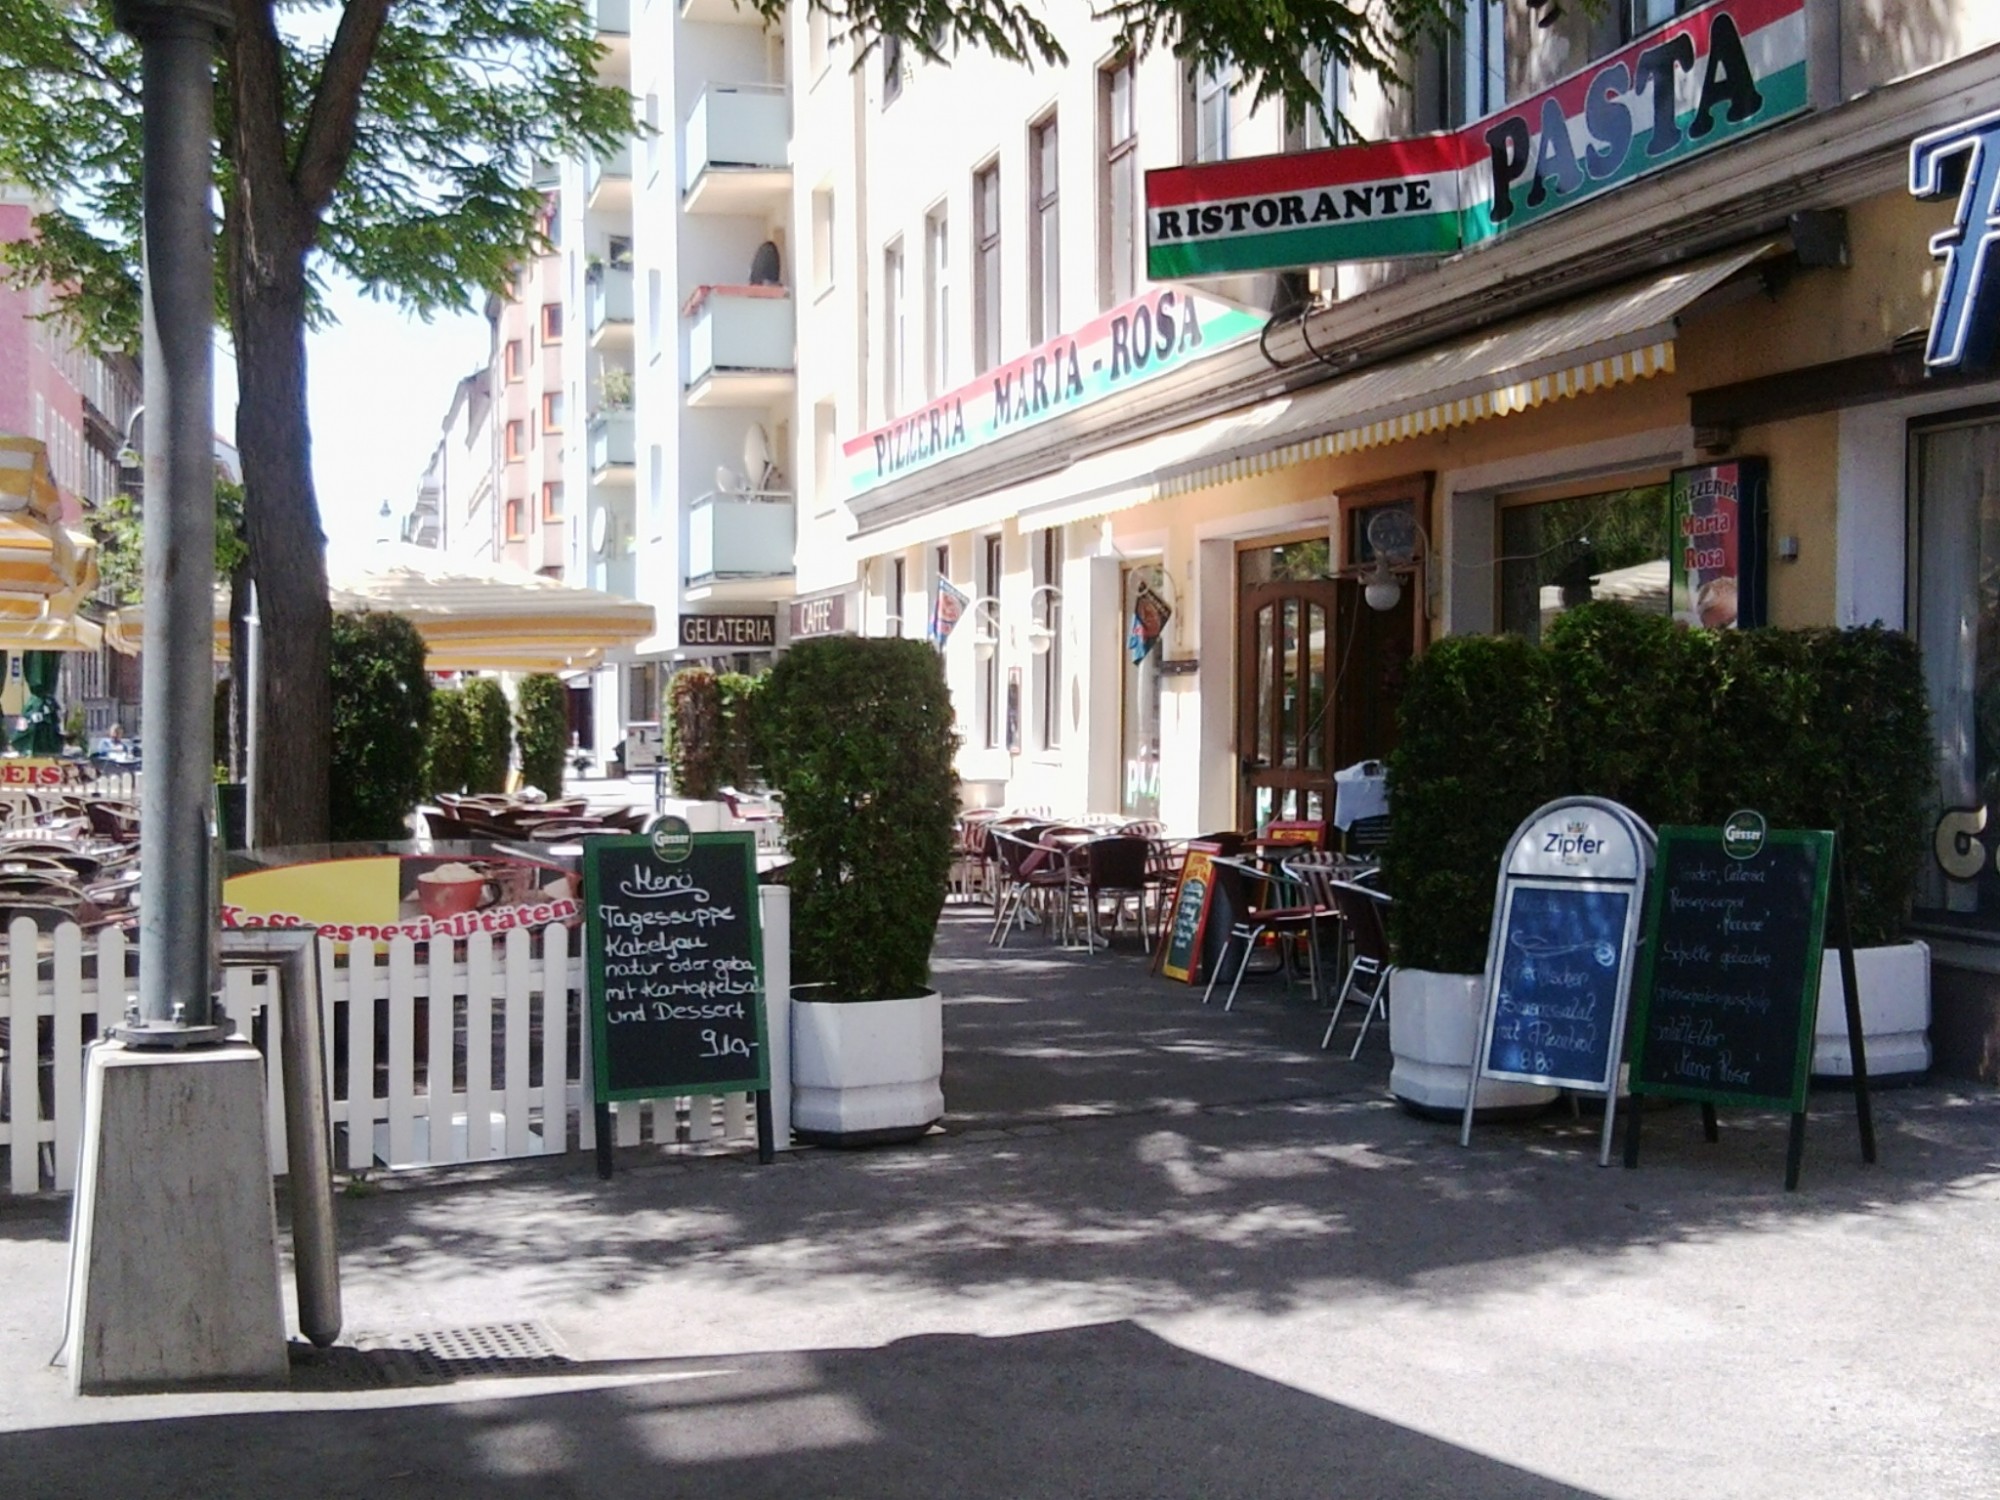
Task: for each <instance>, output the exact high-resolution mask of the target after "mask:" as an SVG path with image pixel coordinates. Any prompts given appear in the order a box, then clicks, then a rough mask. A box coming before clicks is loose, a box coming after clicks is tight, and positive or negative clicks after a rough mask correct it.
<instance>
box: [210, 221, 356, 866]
mask: <svg viewBox="0 0 2000 1500" xmlns="http://www.w3.org/2000/svg"><path fill="white" fill-rule="evenodd" d="M246 216H247V213H246V211H242V210H239V212H238V213H237V214H234V215H231V219H232V220H233V221H234V222H233V223H232V225H231V228H232V230H233V232H232V233H230V235H229V240H230V260H231V265H230V276H229V292H230V300H231V302H232V304H233V305H234V306H233V312H234V325H235V334H236V368H237V374H238V380H237V399H236V446H237V449H238V450H239V452H240V453H241V454H242V457H243V497H244V498H243V513H244V530H245V532H246V533H247V536H248V541H249V544H250V576H251V577H252V578H253V579H255V580H256V583H257V614H258V617H259V619H260V620H261V621H262V622H263V623H262V626H261V629H262V631H263V639H264V647H265V648H264V650H263V651H262V652H261V657H262V661H261V667H262V676H263V681H262V682H261V683H259V684H258V694H259V696H258V703H259V707H258V719H257V726H258V731H257V777H256V781H257V806H256V807H255V808H254V809H253V810H252V817H253V819H254V820H255V827H256V830H257V832H256V838H257V843H258V844H259V845H260V846H264V845H284V844H318V843H324V842H325V841H326V834H327V785H328V776H329V767H330V763H331V748H332V742H333V684H332V678H331V670H332V669H331V644H330V642H331V637H332V630H333V617H332V611H331V609H330V608H329V607H328V604H327V597H326V552H325V538H324V537H323V536H322V535H321V533H320V525H319V506H318V502H317V500H316V499H315V497H314V494H313V482H312V434H311V431H310V429H309V428H308V426H307V420H306V343H305V329H306V279H305V248H304V246H303V245H297V244H296V241H294V242H293V243H292V244H284V243H278V244H273V243H272V241H273V240H278V241H281V242H282V241H283V240H285V239H288V238H290V236H285V235H282V234H280V235H273V236H269V237H267V238H265V239H264V242H263V244H262V245H260V246H259V247H258V248H259V252H260V253H256V254H249V253H246V251H245V249H244V244H243V242H244V239H245V232H244V226H243V224H242V219H243V218H244V217H246Z"/></svg>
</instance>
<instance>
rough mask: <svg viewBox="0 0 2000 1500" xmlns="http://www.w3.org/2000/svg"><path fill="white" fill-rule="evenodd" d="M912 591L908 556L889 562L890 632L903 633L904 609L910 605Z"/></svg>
mask: <svg viewBox="0 0 2000 1500" xmlns="http://www.w3.org/2000/svg"><path fill="white" fill-rule="evenodd" d="M909 592H910V564H909V561H908V559H906V558H901V557H898V558H895V559H893V560H892V561H891V562H890V564H889V633H890V634H891V635H898V636H899V635H901V634H902V633H903V610H904V609H905V608H906V607H907V606H908V601H909Z"/></svg>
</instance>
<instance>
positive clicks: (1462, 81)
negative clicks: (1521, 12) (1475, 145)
mask: <svg viewBox="0 0 2000 1500" xmlns="http://www.w3.org/2000/svg"><path fill="white" fill-rule="evenodd" d="M1506 102H1507V46H1506V10H1505V3H1504V0H1465V5H1464V12H1463V14H1462V16H1461V18H1460V23H1459V28H1458V30H1457V31H1456V32H1455V33H1453V34H1452V35H1450V36H1447V37H1442V38H1439V39H1437V40H1434V41H1431V42H1427V43H1426V44H1425V45H1424V47H1423V50H1422V51H1421V53H1420V54H1419V55H1418V58H1417V66H1416V121H1415V123H1416V128H1417V129H1418V130H1419V131H1428V130H1456V129H1458V128H1459V127H1460V126H1461V125H1469V124H1471V123H1472V122H1473V121H1474V120H1477V119H1480V118H1482V117H1483V116H1485V115H1490V114H1492V113H1493V112H1494V111H1495V110H1497V109H1499V108H1501V107H1502V106H1503V105H1505V104H1506Z"/></svg>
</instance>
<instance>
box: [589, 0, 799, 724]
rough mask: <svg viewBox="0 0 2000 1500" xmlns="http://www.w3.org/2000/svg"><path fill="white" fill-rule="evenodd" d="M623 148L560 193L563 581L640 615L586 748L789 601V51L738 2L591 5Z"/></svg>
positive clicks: (739, 652)
mask: <svg viewBox="0 0 2000 1500" xmlns="http://www.w3.org/2000/svg"><path fill="white" fill-rule="evenodd" d="M594 11H595V15H596V19H597V26H598V34H599V36H600V38H601V39H602V40H603V42H604V43H605V45H606V49H607V50H606V54H605V57H604V59H603V61H602V63H601V71H602V76H603V77H604V78H605V80H606V81H607V82H611V83H615V84H618V85H621V86H624V87H628V88H629V89H630V90H631V91H632V96H633V105H634V115H635V118H636V119H637V120H638V121H639V122H640V124H639V129H638V132H637V134H636V136H635V139H634V140H633V141H632V142H631V143H630V144H629V145H628V146H626V147H624V148H621V149H620V150H618V151H617V152H614V153H612V154H611V155H609V156H606V157H603V158H600V159H595V160H590V161H584V162H579V163H572V164H570V165H568V166H567V167H565V169H564V178H563V192H562V202H563V217H564V223H563V229H562V235H561V238H562V242H563V252H562V253H563V265H564V273H563V274H564V279H565V288H566V291H567V295H568V298H569V301H570V305H571V306H574V307H579V308H582V309H583V310H584V319H583V322H584V328H583V329H582V330H581V332H582V334H583V336H584V337H583V339H582V341H581V342H582V343H584V344H585V345H586V346H587V347H584V348H581V349H579V350H578V351H577V357H574V358H572V359H571V360H570V362H569V364H568V366H567V373H566V381H567V386H568V399H569V407H570V410H571V411H573V412H576V413H579V414H581V416H580V420H579V421H577V422H576V423H575V424H574V425H573V428H572V432H573V433H580V434H581V437H582V440H581V441H575V442H572V443H571V444H570V447H569V449H568V456H567V457H566V459H565V464H564V474H565V482H566V492H567V493H568V494H570V495H572V496H578V497H582V501H583V503H582V504H580V505H576V506H574V507H573V509H574V513H575V514H576V515H577V517H578V518H579V522H580V524H579V525H578V526H577V527H575V528H574V531H573V535H572V537H571V540H570V549H571V550H570V557H571V563H572V567H573V569H574V572H573V573H572V574H571V576H572V577H574V578H575V579H577V580H579V581H581V582H584V583H587V584H589V585H591V586H592V587H595V588H601V589H606V590H609V591H610V592H612V593H616V594H623V595H627V596H629V597H632V598H636V599H640V600H643V601H645V602H646V603H648V604H651V605H652V606H653V607H654V609H655V611H656V612H657V618H658V622H659V628H658V631H657V633H656V634H655V635H654V636H653V637H652V638H651V639H650V640H647V641H644V642H642V643H641V644H640V646H639V647H638V649H637V650H636V651H634V652H631V653H628V654H626V656H625V659H624V660H620V661H614V662H613V663H612V664H611V665H608V666H607V667H605V668H603V669H601V670H600V671H599V672H598V673H597V674H596V679H595V684H594V687H595V691H594V695H593V696H594V708H593V712H594V714H595V717H596V743H597V745H598V746H599V748H600V749H603V750H607V751H608V750H609V749H610V747H612V746H614V745H617V744H619V743H620V742H621V741H622V738H623V734H624V729H625V726H626V725H627V724H630V723H634V722H644V721H650V720H655V719H657V717H658V711H659V701H660V700H659V693H660V682H661V678H662V676H663V673H664V672H665V671H666V670H670V669H671V667H672V665H673V664H674V663H675V662H678V661H686V660H693V659H708V660H722V661H731V660H736V659H739V658H742V659H745V660H746V664H747V662H748V661H754V660H756V659H759V658H762V659H766V660H768V655H769V652H770V651H771V649H772V648H773V646H774V645H775V642H776V634H775V620H776V616H777V613H778V611H779V609H780V608H781V607H782V605H783V603H784V601H786V600H788V599H789V598H790V596H791V593H792V556H793V549H794V532H793V513H792V512H793V506H792V496H791V482H790V479H789V478H788V475H789V473H790V470H791V463H790V449H791V445H792V438H791V433H792V420H793V419H792V408H793V402H794V393H795V376H794V368H795V357H794V348H795V343H796V315H795V309H794V303H793V298H792V295H791V286H792V275H791V265H790V260H791V235H790V232H789V226H790V217H791V167H790V131H791V110H790V100H789V97H788V91H787V88H786V84H785V79H786V73H787V69H786V62H785V52H784V45H783V38H782V37H781V36H780V35H779V34H778V33H776V32H772V31H767V29H766V28H765V27H764V25H763V23H762V21H761V20H760V19H759V18H758V17H757V16H755V15H754V14H752V13H747V12H739V11H738V10H737V9H736V7H735V5H734V4H733V3H732V0H596V4H595V6H594Z"/></svg>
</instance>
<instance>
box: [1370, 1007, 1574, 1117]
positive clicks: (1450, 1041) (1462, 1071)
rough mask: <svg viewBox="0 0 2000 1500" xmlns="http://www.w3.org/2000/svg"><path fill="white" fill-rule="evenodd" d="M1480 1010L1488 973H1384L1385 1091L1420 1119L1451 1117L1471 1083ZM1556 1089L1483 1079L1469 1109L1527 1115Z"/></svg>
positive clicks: (1460, 1106)
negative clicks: (1425, 1116) (1387, 1058)
mask: <svg viewBox="0 0 2000 1500" xmlns="http://www.w3.org/2000/svg"><path fill="white" fill-rule="evenodd" d="M1485 1010H1486V976H1485V975H1483V974H1439V973H1435V972H1433V971H1431V970H1428V969H1398V970H1396V972H1395V973H1394V974H1392V975H1390V976H1389V1051H1390V1054H1391V1055H1392V1056H1393V1057H1394V1059H1395V1065H1394V1066H1393V1067H1392V1068H1391V1069H1390V1070H1389V1092H1390V1093H1392V1094H1394V1095H1395V1096H1396V1097H1397V1098H1398V1099H1400V1100H1401V1101H1402V1102H1403V1103H1404V1104H1406V1105H1408V1106H1409V1107H1410V1108H1412V1109H1414V1110H1416V1111H1417V1112H1418V1113H1419V1114H1436V1115H1440V1116H1446V1117H1449V1118H1450V1119H1453V1120H1456V1119H1458V1118H1459V1116H1460V1115H1461V1114H1462V1113H1463V1112H1464V1109H1465V1095H1466V1090H1467V1089H1469V1088H1470V1087H1471V1084H1472V1058H1473V1054H1474V1053H1475V1052H1477V1051H1478V1050H1479V1024H1480V1021H1481V1020H1482V1019H1483V1018H1484V1016H1485ZM1558 1092H1559V1091H1558V1090H1556V1089H1552V1088H1545V1087H1543V1086H1542V1085H1540V1084H1533V1083H1506V1082H1501V1081H1500V1080H1498V1079H1492V1078H1486V1079H1481V1080H1480V1084H1479V1097H1478V1099H1477V1100H1476V1101H1475V1108H1476V1109H1477V1110H1478V1112H1479V1113H1481V1114H1487V1113H1489V1112H1506V1113H1516V1112H1533V1111H1536V1110H1540V1109H1543V1108H1546V1107H1547V1106H1548V1105H1549V1104H1550V1103H1551V1102H1552V1101H1553V1100H1554V1099H1555V1097H1556V1095H1557V1093H1558Z"/></svg>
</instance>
